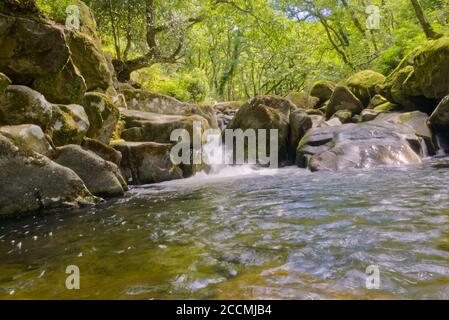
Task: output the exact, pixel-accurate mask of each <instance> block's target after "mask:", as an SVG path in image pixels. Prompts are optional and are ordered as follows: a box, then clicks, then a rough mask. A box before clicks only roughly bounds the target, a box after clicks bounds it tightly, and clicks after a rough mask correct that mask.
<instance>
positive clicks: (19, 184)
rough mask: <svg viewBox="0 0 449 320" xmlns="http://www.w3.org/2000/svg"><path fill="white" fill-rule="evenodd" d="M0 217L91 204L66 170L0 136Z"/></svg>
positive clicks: (72, 174) (80, 186) (88, 195)
mask: <svg viewBox="0 0 449 320" xmlns="http://www.w3.org/2000/svg"><path fill="white" fill-rule="evenodd" d="M0 181H1V182H0V216H2V215H16V214H25V213H29V212H36V211H40V210H49V209H54V208H62V207H77V206H79V205H82V204H94V203H95V202H97V201H98V199H96V198H94V197H93V196H92V195H91V194H90V192H89V191H88V190H87V189H86V187H85V185H84V183H83V181H82V180H81V179H80V178H79V177H78V176H77V175H76V174H75V173H74V172H73V171H72V170H70V169H68V168H65V167H63V166H60V165H58V164H56V163H54V162H52V161H51V160H50V159H48V158H47V157H45V156H42V155H39V154H37V153H35V152H33V151H30V150H25V149H22V148H19V147H17V146H16V145H14V144H13V143H12V142H11V140H10V139H8V138H6V137H5V136H3V135H0Z"/></svg>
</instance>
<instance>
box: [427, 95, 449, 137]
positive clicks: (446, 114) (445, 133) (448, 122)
mask: <svg viewBox="0 0 449 320" xmlns="http://www.w3.org/2000/svg"><path fill="white" fill-rule="evenodd" d="M429 125H430V126H431V127H432V129H433V131H434V133H435V134H436V135H437V136H439V137H443V138H444V139H445V140H449V95H448V96H446V97H444V98H443V100H441V102H440V103H439V104H438V106H437V108H436V109H435V111H434V112H433V113H432V115H431V116H430V119H429ZM446 142H447V141H446Z"/></svg>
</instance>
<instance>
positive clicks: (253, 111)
mask: <svg viewBox="0 0 449 320" xmlns="http://www.w3.org/2000/svg"><path fill="white" fill-rule="evenodd" d="M295 109H296V106H295V105H294V104H293V103H291V102H290V101H289V100H286V99H283V98H280V97H274V96H258V97H255V98H253V99H251V100H249V101H248V102H247V103H245V105H244V106H243V107H241V108H240V109H239V111H238V112H237V114H236V116H235V117H234V119H233V120H232V122H231V123H230V125H229V126H228V128H227V129H232V130H235V129H242V130H243V131H245V130H247V129H254V130H256V131H257V130H260V129H264V130H271V129H277V130H278V144H279V145H278V147H279V148H278V150H279V161H280V162H282V161H285V160H287V159H288V147H289V144H288V139H289V135H290V130H289V121H290V112H291V111H294V110H295ZM266 137H267V141H266V146H267V151H269V146H270V134H269V132H267V134H266Z"/></svg>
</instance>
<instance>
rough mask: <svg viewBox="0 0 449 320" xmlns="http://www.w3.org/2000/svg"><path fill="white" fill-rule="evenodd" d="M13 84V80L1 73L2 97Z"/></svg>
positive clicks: (0, 88)
mask: <svg viewBox="0 0 449 320" xmlns="http://www.w3.org/2000/svg"><path fill="white" fill-rule="evenodd" d="M10 84H11V80H10V79H9V78H8V77H7V76H6V75H4V74H3V73H1V72H0V97H1V96H2V95H3V93H4V92H5V90H6V88H7V87H8V86H9V85H10Z"/></svg>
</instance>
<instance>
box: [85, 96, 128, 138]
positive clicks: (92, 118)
mask: <svg viewBox="0 0 449 320" xmlns="http://www.w3.org/2000/svg"><path fill="white" fill-rule="evenodd" d="M83 106H84V110H85V112H86V113H87V116H88V118H89V123H90V127H89V130H88V132H87V137H89V138H92V139H96V140H99V141H101V142H103V143H105V144H109V141H110V140H111V137H112V135H113V133H114V131H115V129H116V126H117V123H118V121H119V119H120V111H119V110H118V108H117V107H116V106H115V105H114V103H113V102H112V100H111V98H110V97H108V96H107V95H105V94H102V93H98V92H89V93H87V94H86V95H85V96H84V104H83Z"/></svg>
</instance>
